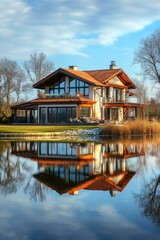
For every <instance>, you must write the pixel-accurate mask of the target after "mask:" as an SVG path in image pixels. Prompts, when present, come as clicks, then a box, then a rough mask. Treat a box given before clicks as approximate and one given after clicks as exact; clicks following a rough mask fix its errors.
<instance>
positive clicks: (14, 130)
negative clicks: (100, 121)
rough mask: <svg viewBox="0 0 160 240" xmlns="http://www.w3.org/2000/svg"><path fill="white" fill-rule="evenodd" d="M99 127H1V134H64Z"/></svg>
mask: <svg viewBox="0 0 160 240" xmlns="http://www.w3.org/2000/svg"><path fill="white" fill-rule="evenodd" d="M95 127H97V126H86V125H83V126H82V125H74V126H73V125H70V126H68V125H66V126H38V125H36V126H33V125H0V133H45V132H63V131H67V130H78V129H92V128H95Z"/></svg>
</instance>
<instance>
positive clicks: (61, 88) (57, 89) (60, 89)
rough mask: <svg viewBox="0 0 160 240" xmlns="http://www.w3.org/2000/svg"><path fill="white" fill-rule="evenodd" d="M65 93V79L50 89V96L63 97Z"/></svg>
mask: <svg viewBox="0 0 160 240" xmlns="http://www.w3.org/2000/svg"><path fill="white" fill-rule="evenodd" d="M64 93H65V80H64V78H62V79H60V80H59V81H57V82H56V83H54V84H53V86H50V88H49V94H50V95H52V94H53V95H63V94H64Z"/></svg>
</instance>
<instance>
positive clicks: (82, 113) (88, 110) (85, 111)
mask: <svg viewBox="0 0 160 240" xmlns="http://www.w3.org/2000/svg"><path fill="white" fill-rule="evenodd" d="M90 114H91V108H89V107H81V108H80V117H81V118H83V117H90Z"/></svg>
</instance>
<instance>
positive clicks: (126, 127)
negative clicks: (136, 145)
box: [100, 119, 160, 137]
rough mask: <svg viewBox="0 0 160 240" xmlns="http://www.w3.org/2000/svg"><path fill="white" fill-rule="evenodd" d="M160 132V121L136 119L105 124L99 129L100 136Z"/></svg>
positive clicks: (142, 134)
mask: <svg viewBox="0 0 160 240" xmlns="http://www.w3.org/2000/svg"><path fill="white" fill-rule="evenodd" d="M157 134H160V122H156V121H154V122H151V121H148V120H141V119H136V120H135V121H132V122H126V123H124V124H121V125H119V124H117V125H116V124H115V125H113V124H106V126H105V127H104V128H103V129H102V130H101V131H100V135H101V136H106V137H107V136H110V137H111V136H116V137H136V136H137V137H139V136H153V135H157Z"/></svg>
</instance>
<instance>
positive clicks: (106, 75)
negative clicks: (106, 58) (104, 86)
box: [85, 69, 122, 83]
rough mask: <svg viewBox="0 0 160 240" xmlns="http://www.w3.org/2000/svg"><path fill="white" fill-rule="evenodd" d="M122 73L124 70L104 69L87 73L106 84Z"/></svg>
mask: <svg viewBox="0 0 160 240" xmlns="http://www.w3.org/2000/svg"><path fill="white" fill-rule="evenodd" d="M121 72H122V69H103V70H90V71H85V73H88V74H89V75H90V76H92V77H93V78H94V79H96V80H97V81H99V82H101V83H104V82H106V81H108V80H110V79H111V78H113V77H114V76H116V75H118V74H119V73H121Z"/></svg>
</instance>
